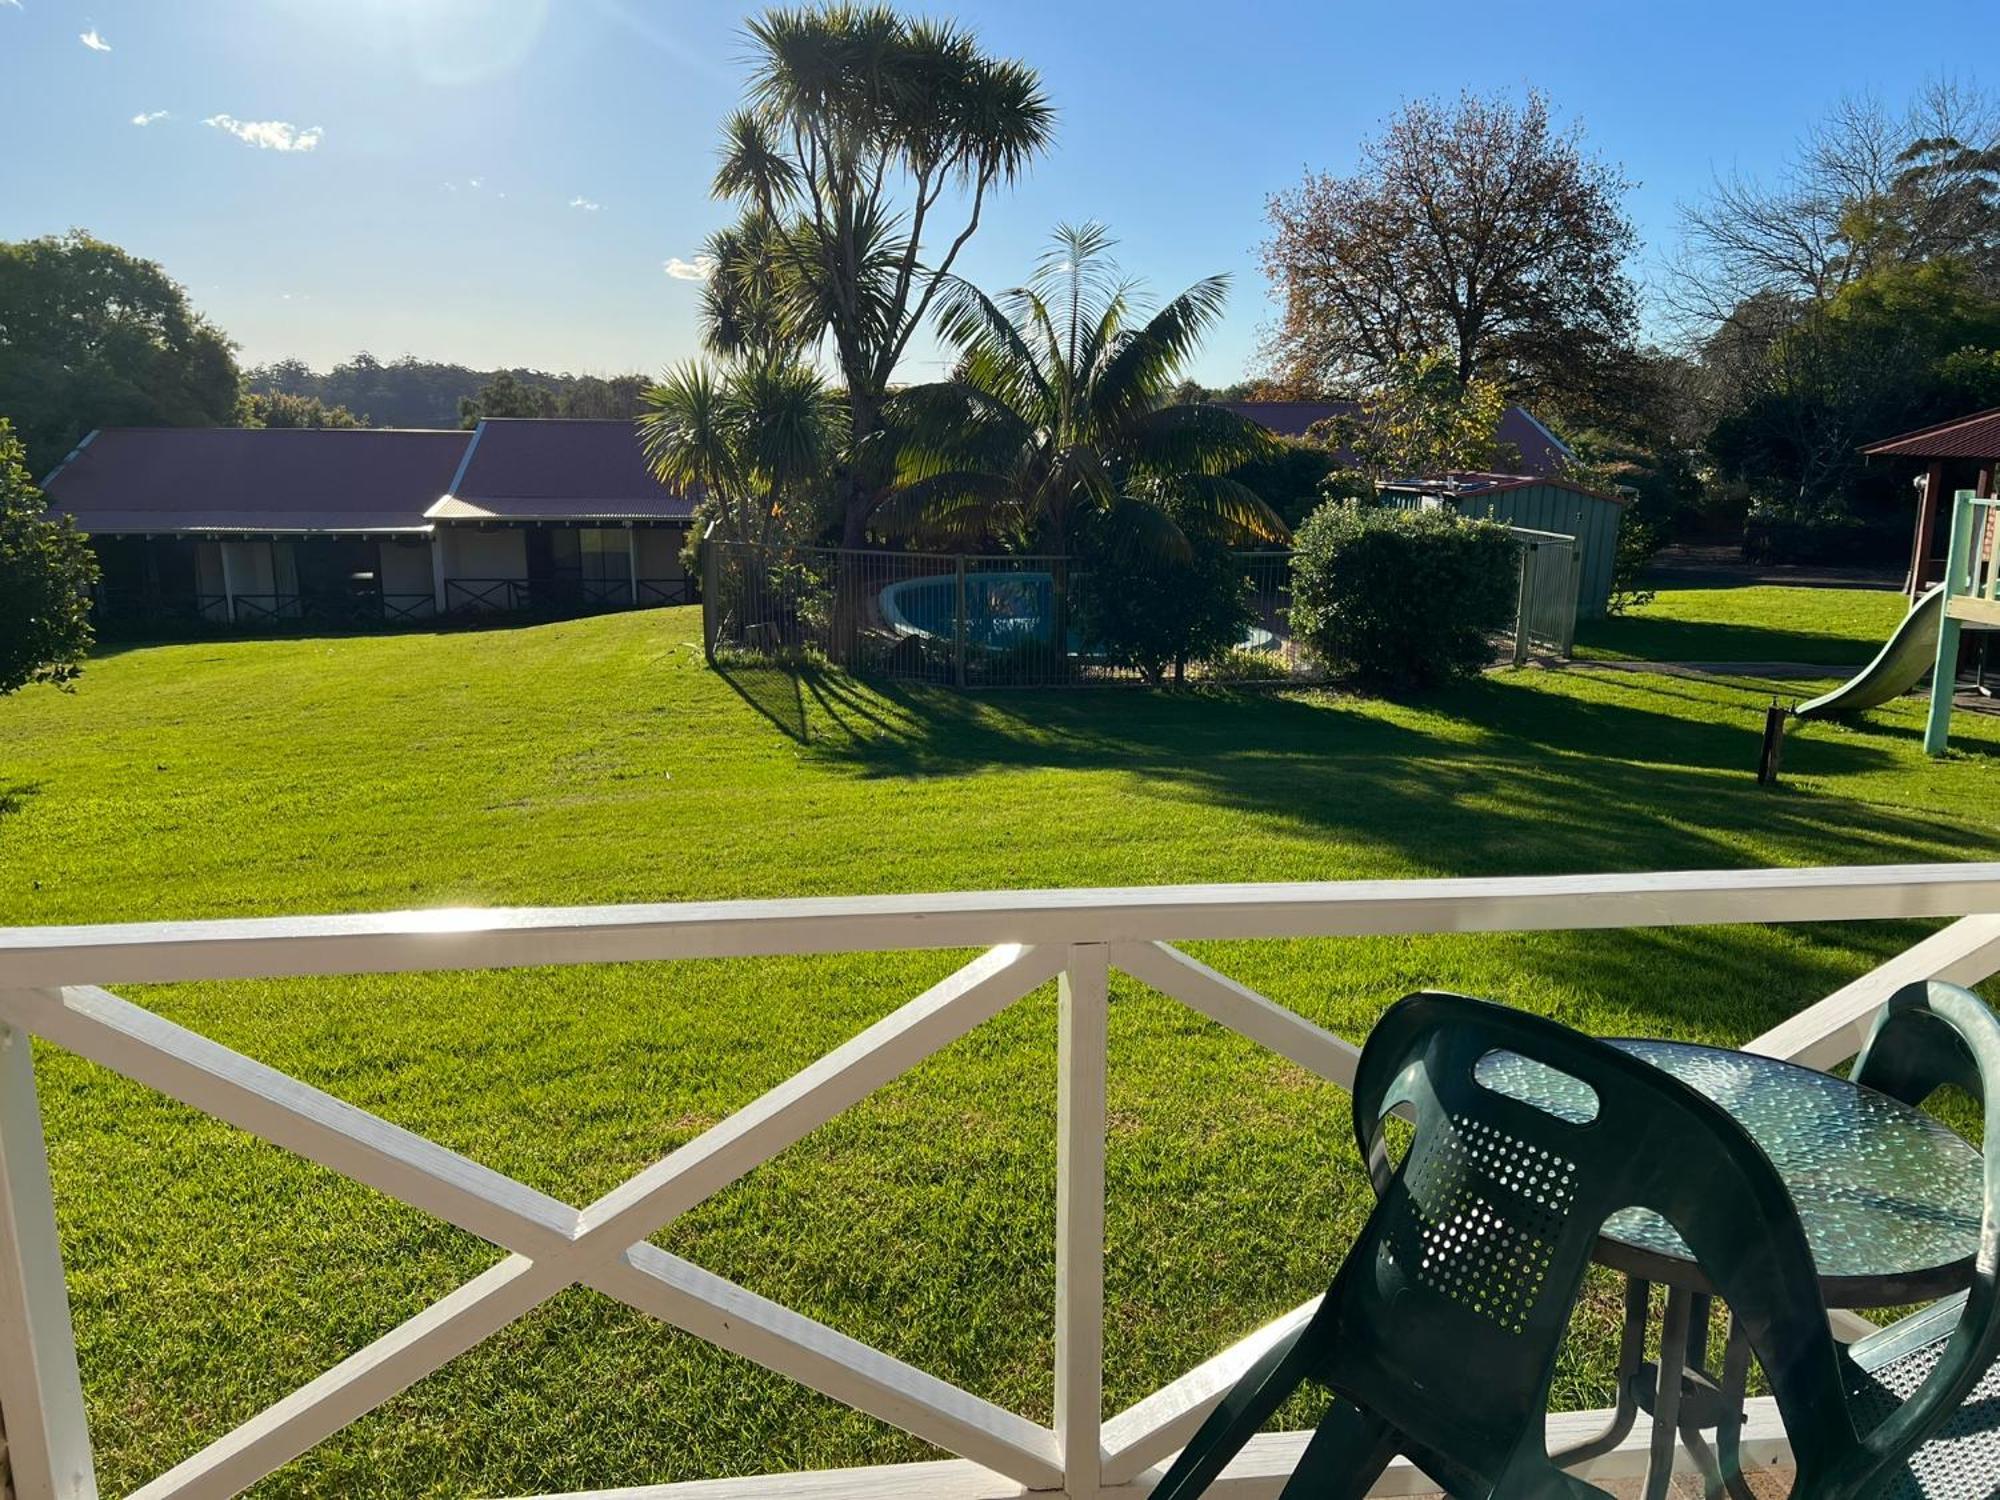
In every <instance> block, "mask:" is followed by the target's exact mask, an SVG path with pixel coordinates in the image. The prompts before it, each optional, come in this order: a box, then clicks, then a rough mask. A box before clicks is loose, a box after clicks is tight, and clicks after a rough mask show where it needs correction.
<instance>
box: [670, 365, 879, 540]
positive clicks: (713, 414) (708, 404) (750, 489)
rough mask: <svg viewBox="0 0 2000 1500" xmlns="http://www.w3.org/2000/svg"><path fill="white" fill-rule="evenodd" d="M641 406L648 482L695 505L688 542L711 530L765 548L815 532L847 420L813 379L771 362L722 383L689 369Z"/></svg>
mask: <svg viewBox="0 0 2000 1500" xmlns="http://www.w3.org/2000/svg"><path fill="white" fill-rule="evenodd" d="M640 400H641V405H642V407H643V411H642V413H641V415H640V417H639V439H640V444H641V446H642V447H643V448H644V450H645V453H646V458H647V461H648V462H649V463H650V464H651V465H652V469H653V472H654V474H656V475H657V476H659V479H660V482H661V483H663V484H668V485H672V486H674V487H675V488H677V489H679V490H681V491H683V492H684V493H686V494H690V495H693V496H696V497H697V500H698V504H697V509H696V512H695V522H696V524H695V525H694V526H693V527H692V528H690V530H691V534H693V535H699V534H701V532H702V531H703V530H705V529H706V527H707V525H708V523H710V522H713V523H714V525H715V531H716V534H717V535H718V536H719V537H720V538H721V539H722V540H725V541H732V542H747V543H752V544H755V545H767V544H770V543H772V542H776V541H781V540H794V541H796V540H802V539H808V538H810V536H811V535H812V534H813V532H815V531H816V530H817V529H818V527H819V525H820V524H821V522H822V521H823V519H824V517H823V516H822V515H821V514H820V510H821V507H822V505H823V502H824V496H825V493H826V475H827V473H828V471H829V468H830V465H831V462H832V457H833V454H834V452H835V451H836V449H837V447H838V444H839V439H840V432H841V425H842V422H843V420H844V413H843V412H842V409H841V401H840V398H839V397H838V396H837V395H836V394H835V393H834V392H832V391H830V390H828V389H827V386H826V382H825V381H823V380H822V379H820V377H819V376H818V375H817V374H815V373H814V372H813V371H811V370H809V369H807V368H805V367H804V366H802V365H798V364H795V363H789V362H787V361H784V360H781V359H773V358H757V359H748V360H744V361H741V362H739V363H736V364H734V365H731V366H729V367H727V368H726V369H724V370H723V371H721V372H719V373H718V372H717V371H715V370H713V369H711V368H710V367H709V366H707V365H705V364H700V363H690V364H687V365H684V366H682V367H681V368H679V369H677V370H670V371H668V372H667V374H666V375H665V376H664V377H662V379H661V381H660V383H659V384H658V385H655V386H653V387H651V388H650V389H648V390H647V391H646V393H645V394H644V396H642V397H641V398H640Z"/></svg>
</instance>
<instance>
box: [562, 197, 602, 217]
mask: <svg viewBox="0 0 2000 1500" xmlns="http://www.w3.org/2000/svg"><path fill="white" fill-rule="evenodd" d="M569 206H570V207H571V208H577V209H581V210H583V212H585V213H587V214H594V213H596V212H597V211H598V210H599V209H600V208H602V207H604V205H603V204H601V203H592V202H591V201H590V200H589V199H588V198H586V197H584V196H583V195H582V194H581V193H579V194H577V195H576V196H575V197H574V198H572V199H570V200H569Z"/></svg>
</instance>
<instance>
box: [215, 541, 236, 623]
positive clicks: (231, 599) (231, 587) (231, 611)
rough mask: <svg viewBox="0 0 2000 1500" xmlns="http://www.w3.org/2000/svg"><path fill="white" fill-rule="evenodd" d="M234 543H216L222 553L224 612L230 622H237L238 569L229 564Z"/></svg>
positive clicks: (218, 550)
mask: <svg viewBox="0 0 2000 1500" xmlns="http://www.w3.org/2000/svg"><path fill="white" fill-rule="evenodd" d="M232 548H233V544H232V543H229V542H218V543H216V547H215V550H216V551H217V552H219V553H221V554H222V612H223V615H224V616H225V617H226V618H227V619H228V621H229V623H230V624H232V625H234V624H235V623H236V570H235V569H234V568H232V567H231V566H230V565H229V559H230V556H231V552H232Z"/></svg>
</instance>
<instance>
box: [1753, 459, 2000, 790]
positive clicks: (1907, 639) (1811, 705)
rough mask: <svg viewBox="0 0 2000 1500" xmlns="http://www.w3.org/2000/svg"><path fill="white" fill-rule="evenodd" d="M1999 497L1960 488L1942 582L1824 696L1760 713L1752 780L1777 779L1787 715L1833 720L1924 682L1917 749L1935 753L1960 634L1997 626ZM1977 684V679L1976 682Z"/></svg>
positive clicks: (1954, 677)
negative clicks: (1926, 694) (1759, 746)
mask: <svg viewBox="0 0 2000 1500" xmlns="http://www.w3.org/2000/svg"><path fill="white" fill-rule="evenodd" d="M1996 513H2000V498H1995V497H1994V496H1992V495H1984V494H1980V493H1979V492H1977V491H1975V490H1960V491H1958V493H1957V495H1956V496H1955V497H1954V499H1953V504H1952V518H1951V550H1950V553H1949V555H1948V557H1947V558H1946V562H1945V576H1944V581H1943V582H1941V583H1937V584H1934V585H1932V586H1931V587H1930V588H1928V589H1926V590H1924V591H1923V592H1922V593H1920V594H1919V595H1918V596H1917V598H1916V600H1915V602H1914V603H1912V604H1911V605H1910V612H1909V613H1908V614H1907V615H1905V616H1904V617H1903V621H1902V623H1901V624H1900V625H1898V626H1897V627H1896V629H1895V631H1894V632H1893V633H1892V634H1891V635H1890V637H1889V639H1888V640H1887V641H1885V642H1884V643H1883V645H1882V649H1881V650H1880V651H1878V652H1876V653H1875V659H1874V660H1873V661H1871V662H1869V663H1868V665H1867V666H1865V667H1863V668H1862V669H1861V670H1860V671H1859V672H1857V673H1855V674H1854V676H1852V677H1851V678H1849V679H1848V680H1847V681H1846V682H1843V683H1842V684H1841V685H1840V686H1839V687H1837V688H1835V689H1834V690H1833V691H1832V692H1830V693H1822V694H1820V696H1819V697H1817V698H1813V699H1809V700H1808V701H1806V702H1804V703H1801V704H1800V705H1799V706H1798V707H1796V708H1794V709H1792V710H1791V711H1790V713H1787V712H1786V711H1785V710H1784V709H1783V708H1781V707H1779V706H1778V705H1777V704H1775V703H1773V704H1772V706H1771V711H1770V713H1769V714H1767V715H1766V716H1765V722H1764V749H1763V753H1762V755H1761V757H1760V759H1759V761H1758V767H1757V779H1758V780H1759V781H1765V782H1771V781H1776V780H1777V777H1778V757H1779V753H1780V750H1781V748H1782V745H1783V741H1784V732H1785V724H1786V721H1787V720H1788V719H1807V720H1812V719H1837V718H1841V717H1843V716H1845V715H1847V714H1857V713H1860V712H1862V711H1863V710H1865V709H1870V708H1879V707H1881V706H1882V705H1883V704H1884V703H1888V702H1890V701H1892V700H1894V699H1896V698H1900V697H1901V696H1902V695H1903V694H1905V693H1907V692H1909V691H1910V689H1912V688H1914V687H1915V686H1916V685H1917V684H1918V683H1920V682H1922V681H1923V680H1924V676H1925V674H1926V673H1928V674H1929V675H1930V679H1931V705H1930V716H1929V718H1928V720H1927V721H1926V723H1925V726H1924V750H1925V751H1926V752H1927V753H1928V754H1930V755H1934V756H1935V755H1942V754H1944V751H1945V743H1946V740H1947V738H1948V737H1949V735H1950V732H1951V709H1952V700H1953V698H1954V697H1955V696H1956V695H1957V692H1958V659H1959V642H1960V639H1961V637H1962V635H1963V633H1964V631H1965V630H1966V629H1967V628H1968V627H1970V628H1971V629H1973V630H1989V631H1991V630H2000V519H1996ZM1982 670H1983V669H1982ZM1982 685H1983V684H1982Z"/></svg>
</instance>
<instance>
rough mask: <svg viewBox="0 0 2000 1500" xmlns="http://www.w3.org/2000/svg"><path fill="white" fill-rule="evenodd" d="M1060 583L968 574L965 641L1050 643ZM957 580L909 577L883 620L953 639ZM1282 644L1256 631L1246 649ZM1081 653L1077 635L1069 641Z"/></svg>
mask: <svg viewBox="0 0 2000 1500" xmlns="http://www.w3.org/2000/svg"><path fill="white" fill-rule="evenodd" d="M1054 599H1055V579H1054V578H1053V577H1051V576H1050V575H1049V574H1047V573H1034V572H1021V573H1006V572H998V573H967V574H966V575H965V639H966V642H967V644H969V645H972V646H980V647H985V648H986V649H988V650H994V651H1005V650H1009V649H1011V648H1013V647H1016V646H1022V645H1027V644H1029V643H1031V642H1039V643H1041V644H1043V645H1047V644H1048V643H1049V637H1050V635H1051V634H1052V633H1053V629H1054V627H1053V625H1052V624H1051V616H1052V615H1053V613H1054ZM957 605H958V580H957V578H956V576H955V575H953V574H950V573H934V574H932V575H931V576H930V577H928V578H906V579H904V580H903V581H902V582H901V583H892V584H890V585H889V586H888V587H887V588H885V589H884V590H882V617H883V619H885V620H886V621H888V624H889V628H890V629H892V630H894V631H895V632H896V633H897V634H898V635H919V636H932V637H935V638H937V639H940V640H949V639H951V635H952V626H953V617H954V616H955V615H956V613H957ZM1276 644H1277V639H1276V637H1274V636H1273V635H1272V634H1271V633H1270V631H1268V630H1263V629H1260V628H1258V627H1257V626H1254V625H1253V626H1251V627H1250V629H1249V631H1248V632H1247V633H1246V634H1245V635H1244V637H1243V645H1244V646H1246V647H1247V648H1249V649H1250V650H1252V651H1266V650H1269V649H1270V648H1272V647H1273V646H1275V645H1276ZM1066 645H1067V647H1068V649H1069V650H1070V651H1072V652H1074V651H1077V650H1078V649H1080V642H1079V641H1078V640H1077V638H1076V634H1075V632H1073V631H1072V632H1071V633H1070V638H1069V640H1068V641H1067V642H1066Z"/></svg>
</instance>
